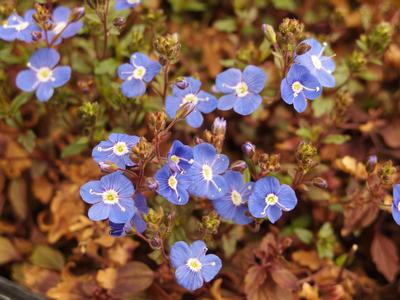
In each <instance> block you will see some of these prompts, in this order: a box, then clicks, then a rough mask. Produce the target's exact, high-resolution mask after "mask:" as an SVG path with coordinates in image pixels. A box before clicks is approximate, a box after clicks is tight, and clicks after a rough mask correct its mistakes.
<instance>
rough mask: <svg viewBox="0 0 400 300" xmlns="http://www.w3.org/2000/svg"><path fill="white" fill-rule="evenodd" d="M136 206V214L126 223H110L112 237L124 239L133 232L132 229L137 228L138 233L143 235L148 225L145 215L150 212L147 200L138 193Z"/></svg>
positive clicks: (135, 200) (135, 198)
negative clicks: (144, 218)
mask: <svg viewBox="0 0 400 300" xmlns="http://www.w3.org/2000/svg"><path fill="white" fill-rule="evenodd" d="M134 204H135V210H134V211H135V212H134V215H133V217H132V218H130V219H129V220H128V221H127V222H125V223H114V222H111V221H108V224H109V225H110V235H111V236H114V237H122V236H125V235H126V234H127V233H129V232H130V231H131V230H132V227H135V228H136V231H137V232H139V233H143V232H144V231H145V230H146V228H147V224H146V222H145V221H144V220H143V216H142V215H143V214H147V213H148V212H149V207H148V206H147V202H146V199H145V198H144V196H143V195H142V194H141V193H136V194H135V197H134Z"/></svg>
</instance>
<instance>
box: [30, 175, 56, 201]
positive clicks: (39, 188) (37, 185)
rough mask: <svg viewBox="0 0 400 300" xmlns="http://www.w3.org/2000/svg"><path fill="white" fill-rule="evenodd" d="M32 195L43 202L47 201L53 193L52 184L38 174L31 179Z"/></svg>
mask: <svg viewBox="0 0 400 300" xmlns="http://www.w3.org/2000/svg"><path fill="white" fill-rule="evenodd" d="M32 191H33V195H34V196H35V197H36V198H37V199H39V200H40V202H42V203H43V204H47V203H49V201H50V199H51V196H52V195H53V185H52V184H51V183H50V182H49V181H48V180H47V179H46V177H43V176H39V177H37V178H35V179H34V180H33V184H32Z"/></svg>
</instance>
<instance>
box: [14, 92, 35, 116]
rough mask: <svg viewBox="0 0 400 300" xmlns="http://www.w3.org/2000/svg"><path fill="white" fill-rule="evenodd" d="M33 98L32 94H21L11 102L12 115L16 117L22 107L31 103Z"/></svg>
mask: <svg viewBox="0 0 400 300" xmlns="http://www.w3.org/2000/svg"><path fill="white" fill-rule="evenodd" d="M31 96H32V94H30V93H21V94H19V95H18V96H17V97H15V98H14V99H13V101H12V102H11V107H10V113H11V115H15V114H16V113H17V112H18V110H19V109H20V107H21V106H22V105H24V104H25V103H26V102H28V101H29V99H30V98H31Z"/></svg>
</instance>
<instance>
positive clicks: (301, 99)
mask: <svg viewBox="0 0 400 300" xmlns="http://www.w3.org/2000/svg"><path fill="white" fill-rule="evenodd" d="M293 106H294V109H295V110H296V111H297V112H299V113H302V112H303V111H305V110H306V108H307V99H306V98H305V96H304V93H300V94H298V95H297V97H295V98H294V99H293Z"/></svg>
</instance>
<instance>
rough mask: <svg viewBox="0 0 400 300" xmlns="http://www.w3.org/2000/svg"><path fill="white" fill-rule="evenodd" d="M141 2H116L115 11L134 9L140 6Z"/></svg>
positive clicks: (120, 0)
mask: <svg viewBox="0 0 400 300" xmlns="http://www.w3.org/2000/svg"><path fill="white" fill-rule="evenodd" d="M140 2H141V0H116V1H115V7H114V8H115V10H124V9H128V8H134V7H136V6H138V5H139V4H140Z"/></svg>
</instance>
